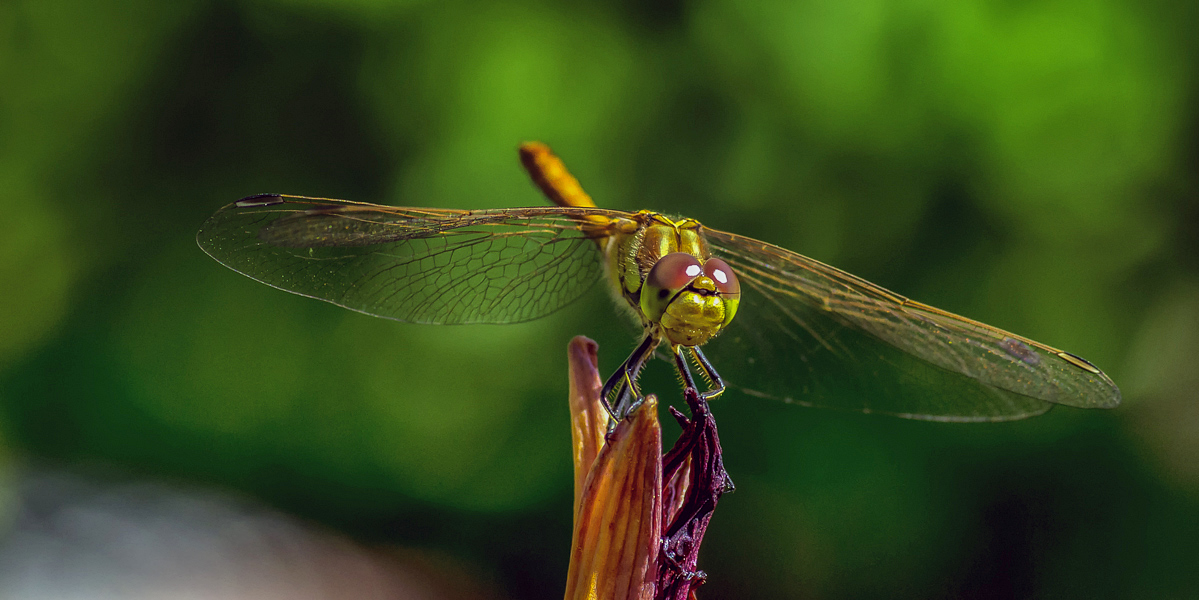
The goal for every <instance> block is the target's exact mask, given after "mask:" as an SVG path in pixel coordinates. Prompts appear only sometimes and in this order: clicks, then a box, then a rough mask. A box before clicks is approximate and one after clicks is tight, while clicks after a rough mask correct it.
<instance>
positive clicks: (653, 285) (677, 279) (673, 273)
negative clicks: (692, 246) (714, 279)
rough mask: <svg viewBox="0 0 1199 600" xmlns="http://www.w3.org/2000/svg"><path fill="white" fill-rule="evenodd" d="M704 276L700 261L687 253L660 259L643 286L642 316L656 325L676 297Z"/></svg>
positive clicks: (676, 253) (668, 255) (673, 254)
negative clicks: (695, 280) (697, 278)
mask: <svg viewBox="0 0 1199 600" xmlns="http://www.w3.org/2000/svg"><path fill="white" fill-rule="evenodd" d="M703 274H704V268H703V266H702V265H700V264H699V259H697V258H695V257H694V256H691V255H690V254H687V253H686V252H672V253H670V254H667V255H666V256H663V257H662V258H659V259H658V262H657V263H656V264H654V268H652V269H650V270H649V274H648V275H646V276H645V284H644V285H642V286H641V312H642V314H644V315H645V316H646V317H647V318H648V319H649V320H650V321H653V322H655V323H656V322H657V321H658V319H660V318H662V314H663V313H664V312H666V307H667V306H668V305H669V304H670V302H671V300H673V299H674V297H675V295H676V294H678V293H679V291H680V290H682V289H683V288H685V287H687V285H688V284H690V283H691V282H692V281H693V280H694V279H695V278H696V277H699V276H700V275H703Z"/></svg>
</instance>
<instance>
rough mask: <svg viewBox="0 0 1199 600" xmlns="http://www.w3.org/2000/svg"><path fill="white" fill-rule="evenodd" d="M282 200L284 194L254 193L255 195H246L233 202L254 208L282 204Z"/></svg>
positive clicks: (242, 206)
mask: <svg viewBox="0 0 1199 600" xmlns="http://www.w3.org/2000/svg"><path fill="white" fill-rule="evenodd" d="M282 202H283V195H282V194H254V195H253V196H246V197H245V198H242V199H241V200H238V201H237V202H234V203H233V204H234V206H237V207H238V208H254V207H257V206H272V205H275V204H281V203H282Z"/></svg>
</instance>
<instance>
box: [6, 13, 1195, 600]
mask: <svg viewBox="0 0 1199 600" xmlns="http://www.w3.org/2000/svg"><path fill="white" fill-rule="evenodd" d="M1196 23H1199V9H1197V8H1196V7H1195V6H1193V5H1191V4H1188V3H1182V2H1156V3H1141V2H1132V1H1130V0H1099V1H1089V2H1088V1H1083V0H1052V1H1050V2H1042V3H1019V2H1016V3H1013V2H1001V1H998V0H969V1H967V2H945V3H942V2H932V1H928V0H866V1H863V2H840V1H833V0H813V1H810V2H754V3H748V2H737V1H734V0H698V1H694V2H682V1H675V2H656V3H637V2H620V3H602V2H590V1H586V0H584V1H576V2H566V3H556V2H546V1H540V0H512V1H506V2H500V3H493V2H480V1H473V0H462V1H449V2H423V1H418V0H412V1H409V2H383V1H381V0H380V1H372V0H357V1H354V2H333V1H327V0H244V1H240V2H233V1H225V2H221V1H213V2H206V1H198V0H197V1H183V2H156V1H151V0H134V1H127V2H99V1H77V2H41V1H33V0H15V1H12V2H7V3H4V4H0V81H3V91H2V92H0V209H2V210H0V212H2V214H3V215H4V218H3V219H0V289H2V290H3V291H2V292H0V436H2V441H3V444H4V448H5V450H4V455H3V456H4V457H5V458H4V459H3V460H4V461H5V462H11V463H14V464H15V463H18V462H23V461H25V460H29V459H33V460H38V461H50V462H53V463H61V464H66V465H83V464H96V463H100V464H110V465H116V466H118V467H119V468H121V469H123V470H126V471H129V472H132V473H136V474H139V475H141V476H145V477H151V478H168V479H176V480H193V481H199V482H202V483H205V484H210V485H213V486H217V487H224V488H231V489H237V490H242V491H244V492H247V493H249V494H253V495H255V496H257V497H259V498H261V499H263V500H264V501H265V502H268V503H271V504H273V505H275V506H278V507H280V508H282V509H284V510H288V511H292V512H294V513H296V514H300V515H302V516H304V517H307V518H310V519H313V520H316V521H320V522H323V523H326V524H328V525H330V526H332V527H335V528H339V529H341V530H343V531H345V532H347V533H349V534H351V535H354V536H357V537H359V538H361V539H364V540H369V541H372V542H382V543H389V544H397V545H403V546H412V547H418V548H430V549H436V550H438V551H442V552H446V553H449V554H451V555H453V556H455V557H458V558H459V559H460V560H462V561H464V562H466V563H468V564H470V565H474V568H476V569H477V570H478V572H480V573H487V574H489V575H488V576H489V577H493V578H494V579H495V580H496V581H498V582H499V585H500V587H501V588H502V589H504V590H506V592H507V593H509V594H510V595H511V596H513V597H520V598H534V597H554V596H556V595H558V594H560V593H561V592H560V589H561V583H562V581H564V578H565V573H566V559H567V556H568V550H569V541H570V530H569V529H570V510H571V509H570V494H571V465H570V449H569V430H568V427H567V425H568V420H567V419H568V415H567V409H566V402H565V396H566V363H565V348H566V343H567V341H568V340H569V339H570V337H571V336H573V335H577V334H582V335H588V336H590V337H592V338H595V339H597V340H598V341H599V342H600V344H601V364H602V365H603V368H605V369H609V368H614V366H615V365H616V364H617V363H618V361H619V360H620V359H622V358H624V356H625V355H626V353H627V352H628V351H629V350H630V349H631V347H632V344H633V343H634V340H635V334H636V331H635V330H634V329H633V328H632V327H631V326H630V325H629V324H627V323H624V322H623V320H622V319H623V317H622V316H621V315H620V314H619V313H618V312H616V311H614V310H611V309H610V307H609V305H610V304H611V301H610V300H609V299H608V298H607V297H606V296H605V295H604V293H603V292H602V290H599V289H598V288H597V291H596V293H595V294H593V295H592V296H589V297H587V298H585V299H583V300H581V301H580V302H579V303H577V304H575V305H572V306H571V307H569V308H567V309H566V310H563V311H561V312H559V313H557V314H555V315H553V316H551V317H549V318H547V319H544V320H541V321H537V322H533V323H529V324H523V325H514V326H505V327H498V326H479V327H421V326H413V325H405V324H398V323H391V322H386V321H381V320H375V319H371V318H369V317H366V316H363V315H359V314H356V313H351V312H348V311H343V310H340V309H337V308H336V307H332V306H328V305H325V304H321V303H318V302H316V301H312V300H308V299H304V298H299V297H295V296H291V295H288V294H285V293H283V292H280V291H278V290H274V289H271V288H268V287H266V286H263V285H260V284H257V283H255V282H252V281H250V280H248V279H246V278H244V277H241V276H240V275H237V274H236V273H233V272H232V271H228V270H226V269H224V268H223V267H221V266H220V265H218V264H217V263H215V262H214V261H212V260H211V259H209V258H208V257H207V256H205V255H204V254H203V253H202V252H201V251H200V250H199V249H198V248H197V247H196V246H195V242H194V235H195V231H196V230H197V229H198V228H199V226H200V224H201V223H202V222H203V221H204V219H205V218H206V217H207V216H208V215H210V214H211V213H212V212H213V211H215V210H216V209H217V208H219V207H220V206H222V205H224V204H226V203H228V202H230V201H232V200H235V199H237V198H239V197H242V196H246V195H249V194H252V193H257V192H266V191H272V192H286V193H294V194H303V195H310V196H328V197H339V198H348V199H353V200H360V201H369V202H379V203H391V204H404V205H414V206H435V207H452V208H490V207H514V206H525V205H540V204H542V203H543V202H544V201H543V200H542V199H541V197H540V196H539V195H538V194H537V192H536V191H535V190H534V188H533V187H532V186H531V185H530V183H529V182H528V181H527V179H526V177H525V175H524V173H523V172H522V171H521V169H520V168H519V166H518V163H517V160H516V152H515V148H516V145H517V144H518V143H519V142H522V141H526V140H542V141H545V142H547V143H549V144H551V146H553V148H554V149H555V150H556V151H557V152H558V153H559V154H560V155H561V156H563V157H564V159H565V160H566V162H567V164H568V165H569V166H570V167H571V169H572V170H573V171H574V172H575V174H576V175H577V176H578V177H579V178H580V179H581V181H582V182H583V184H584V186H585V188H586V189H587V190H588V191H589V192H590V193H591V195H592V196H593V197H595V198H596V200H597V202H599V203H600V205H601V206H607V207H613V208H621V209H630V210H634V209H639V208H653V209H656V210H661V211H663V212H668V213H677V214H685V215H687V216H691V217H695V218H697V219H699V220H701V221H702V222H704V223H706V224H709V225H712V226H714V227H717V228H720V229H724V230H728V231H735V232H738V233H742V234H744V235H749V236H751V237H755V238H759V239H762V240H766V241H769V242H772V243H776V244H779V245H781V246H784V247H787V248H790V249H793V250H796V251H798V252H801V253H804V254H807V255H809V256H812V257H814V258H817V259H819V260H822V261H824V262H828V263H831V264H834V265H837V266H839V267H841V268H844V269H846V270H849V271H851V272H853V273H855V274H858V275H861V276H863V277H866V278H868V279H870V280H872V281H876V282H878V283H880V284H882V285H885V286H887V287H890V288H892V289H895V290H897V291H899V292H901V293H903V294H906V295H908V296H911V297H914V298H917V299H919V300H921V301H925V302H928V303H931V304H934V305H937V306H940V307H943V308H946V309H948V310H951V311H953V312H957V313H961V314H965V315H969V316H970V317H972V318H977V319H979V320H981V321H984V322H988V323H992V324H995V325H997V326H1000V327H1003V328H1005V329H1009V330H1013V331H1017V332H1020V333H1021V334H1023V335H1027V336H1029V337H1031V338H1033V339H1037V340H1041V341H1044V342H1045V343H1048V344H1051V345H1054V346H1057V347H1061V348H1065V349H1068V350H1071V351H1074V352H1077V353H1078V354H1081V355H1083V356H1086V357H1087V358H1088V359H1090V360H1092V361H1093V362H1095V363H1096V364H1098V365H1100V366H1101V367H1103V368H1104V369H1105V370H1106V371H1107V372H1108V373H1109V374H1110V375H1111V376H1112V377H1113V379H1114V380H1115V381H1116V382H1117V383H1119V384H1120V385H1121V387H1122V389H1123V390H1124V392H1125V404H1124V406H1122V407H1121V408H1119V409H1117V410H1115V411H1111V412H1086V411H1078V410H1069V409H1057V410H1055V411H1053V412H1051V413H1050V414H1049V415H1047V416H1044V417H1041V418H1038V419H1034V420H1030V421H1027V422H1021V423H1015V424H1005V425H986V426H984V425H968V426H962V425H943V424H929V423H911V422H904V421H899V420H895V419H886V418H880V417H870V416H862V415H845V414H830V413H827V412H822V411H814V410H806V409H800V408H797V407H791V406H781V405H774V404H770V403H768V402H765V401H760V400H752V399H748V398H745V397H743V396H739V397H730V398H727V399H724V400H722V401H721V402H720V403H718V404H717V406H716V407H715V410H716V412H717V416H718V419H719V422H720V425H721V427H722V429H721V432H722V436H723V439H724V442H725V443H724V447H725V452H726V456H725V460H726V463H727V466H728V468H729V471H730V473H731V475H732V477H733V479H734V480H735V481H736V482H737V484H738V486H739V489H738V491H737V493H736V494H733V495H731V496H727V497H726V498H725V500H724V501H723V502H722V504H721V506H720V509H719V510H718V511H717V513H716V517H715V519H714V520H713V523H712V529H711V531H710V533H709V540H708V542H707V544H706V545H705V550H704V554H703V557H702V559H701V567H703V568H704V569H705V570H707V571H708V572H709V573H710V574H711V581H710V584H709V586H708V587H707V588H705V590H704V591H705V595H708V596H709V597H741V598H748V597H764V598H766V597H770V598H779V597H886V598H894V597H913V598H930V597H996V598H999V597H1063V598H1064V597H1080V598H1081V597H1086V598H1093V597H1138V598H1149V597H1182V596H1185V595H1188V594H1193V593H1194V590H1195V589H1196V587H1197V580H1196V579H1195V576H1194V575H1193V573H1192V569H1193V566H1194V564H1195V563H1196V562H1197V561H1199V550H1197V548H1199V546H1196V544H1195V542H1194V540H1195V539H1199V442H1197V441H1196V440H1199V435H1196V433H1195V431H1196V428H1199V402H1197V400H1199V397H1197V393H1196V391H1195V390H1196V389H1199V388H1197V386H1199V376H1196V375H1195V373H1196V372H1197V371H1196V370H1195V369H1194V367H1193V365H1192V364H1191V363H1192V362H1193V360H1192V359H1191V357H1193V356H1195V355H1196V352H1197V351H1199V261H1196V260H1195V258H1196V256H1199V245H1197V244H1195V240H1196V239H1199V200H1197V198H1199V181H1197V177H1196V169H1195V165H1196V164H1199V143H1196V142H1197V140H1199V137H1197V133H1199V127H1197V124H1199V118H1197V117H1199V102H1197V100H1196V92H1197V91H1199V86H1197V85H1196V84H1197V82H1196V77H1195V75H1196V74H1197V73H1199V48H1197V45H1196V43H1195V40H1196V39H1199V26H1197V25H1196ZM656 368H657V370H659V371H662V373H659V374H658V375H657V378H656V379H654V378H653V377H655V376H654V375H653V374H649V377H650V379H647V384H646V386H647V389H648V390H650V391H656V392H658V393H659V394H660V395H661V396H662V397H663V398H665V399H668V400H677V398H675V396H676V395H677V394H675V390H676V389H677V388H676V387H674V386H675V384H674V383H673V382H672V381H671V376H670V373H669V370H668V368H666V367H665V366H663V365H657V366H656Z"/></svg>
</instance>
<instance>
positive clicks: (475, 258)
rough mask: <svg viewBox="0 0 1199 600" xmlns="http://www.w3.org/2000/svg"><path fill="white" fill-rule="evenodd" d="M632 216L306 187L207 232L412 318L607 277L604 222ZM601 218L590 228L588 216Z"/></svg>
mask: <svg viewBox="0 0 1199 600" xmlns="http://www.w3.org/2000/svg"><path fill="white" fill-rule="evenodd" d="M624 214H625V213H621V212H619V211H606V210H601V209H577V208H576V209H571V208H527V209H507V210H487V211H456V210H439V209H429V208H399V207H391V206H379V205H373V204H362V203H355V202H348V201H344V200H330V199H323V198H303V197H297V196H278V195H267V196H256V197H251V198H246V199H244V200H241V201H239V202H235V203H233V204H230V205H228V206H226V207H225V208H222V209H221V210H220V211H218V212H217V213H216V214H215V215H213V216H212V218H210V219H209V220H208V221H207V222H206V223H205V224H204V227H203V228H202V229H201V230H200V232H199V233H198V234H197V236H196V239H197V241H198V243H199V244H200V247H201V248H202V249H203V250H204V251H205V252H207V253H208V254H209V255H210V256H212V257H213V258H215V259H216V260H217V261H219V262H220V263H222V264H224V265H225V266H227V267H229V268H231V269H233V270H234V271H237V272H239V273H242V274H244V275H247V276H249V277H251V278H253V279H256V280H258V281H261V282H263V283H265V284H267V285H271V286H274V287H277V288H280V289H283V290H286V291H289V292H293V293H296V294H300V295H302V296H308V297H311V298H318V299H321V300H326V301H328V302H332V303H333V304H337V305H339V306H343V307H345V308H349V309H352V310H356V311H359V312H363V313H367V314H371V315H375V316H380V317H386V318H390V319H396V320H400V321H407V322H412V323H444V324H449V323H515V322H520V321H527V320H530V319H536V318H538V317H541V316H544V315H547V314H549V313H551V312H553V311H555V310H557V309H559V308H562V307H563V306H565V305H566V304H568V303H570V302H571V301H572V300H575V299H576V298H578V297H579V296H581V295H582V294H583V293H584V292H586V291H587V290H588V289H589V288H590V287H591V286H593V285H595V283H596V282H597V281H600V280H601V279H603V276H602V266H601V259H602V255H601V253H600V252H599V250H598V246H597V244H596V243H595V240H594V239H593V238H595V237H597V236H600V235H602V233H603V232H602V229H601V228H598V227H596V226H595V225H594V223H596V222H603V220H604V218H606V217H612V218H616V217H620V216H623V215H624ZM588 215H594V216H591V217H590V219H591V223H592V225H590V226H583V225H582V224H581V222H582V220H583V217H586V216H588Z"/></svg>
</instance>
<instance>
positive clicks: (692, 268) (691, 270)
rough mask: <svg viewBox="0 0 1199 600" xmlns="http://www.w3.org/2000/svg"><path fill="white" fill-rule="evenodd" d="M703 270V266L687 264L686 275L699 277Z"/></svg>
mask: <svg viewBox="0 0 1199 600" xmlns="http://www.w3.org/2000/svg"><path fill="white" fill-rule="evenodd" d="M703 272H704V270H703V268H702V267H700V266H699V265H687V276H688V277H699V274H700V273H703Z"/></svg>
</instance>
